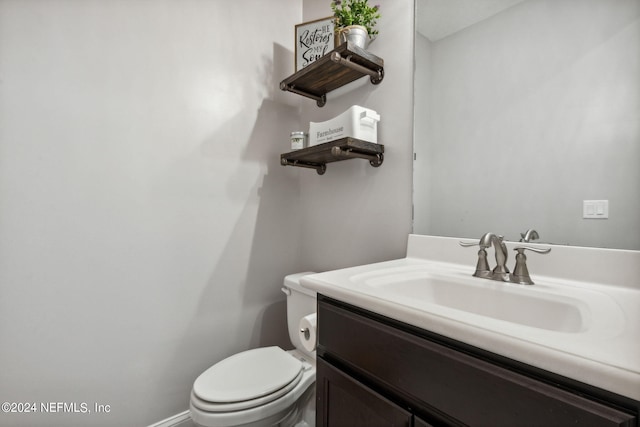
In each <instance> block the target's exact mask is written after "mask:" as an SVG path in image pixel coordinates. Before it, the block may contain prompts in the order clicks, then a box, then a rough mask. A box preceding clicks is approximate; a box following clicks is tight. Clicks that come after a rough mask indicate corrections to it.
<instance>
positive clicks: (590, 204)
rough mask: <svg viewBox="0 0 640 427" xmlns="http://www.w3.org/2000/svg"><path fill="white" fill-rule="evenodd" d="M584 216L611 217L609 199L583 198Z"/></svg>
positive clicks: (589, 217) (594, 217)
mask: <svg viewBox="0 0 640 427" xmlns="http://www.w3.org/2000/svg"><path fill="white" fill-rule="evenodd" d="M582 218H588V219H607V218H609V201H608V200H583V201H582Z"/></svg>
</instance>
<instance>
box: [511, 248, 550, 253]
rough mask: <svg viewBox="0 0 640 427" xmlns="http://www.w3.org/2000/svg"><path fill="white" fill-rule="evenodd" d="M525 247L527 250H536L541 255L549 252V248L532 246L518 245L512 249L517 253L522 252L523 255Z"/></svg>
mask: <svg viewBox="0 0 640 427" xmlns="http://www.w3.org/2000/svg"><path fill="white" fill-rule="evenodd" d="M525 249H526V250H528V251H531V252H536V253H539V254H543V255H544V254H548V253H549V252H551V248H534V247H533V246H518V247H516V248H513V250H514V251H517V252H518V253H519V254H523V255H524V251H525Z"/></svg>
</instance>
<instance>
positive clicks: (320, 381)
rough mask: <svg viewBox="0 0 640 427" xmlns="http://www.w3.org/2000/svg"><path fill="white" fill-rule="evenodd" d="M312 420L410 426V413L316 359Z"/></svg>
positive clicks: (345, 425) (339, 426) (330, 424)
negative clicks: (313, 418)
mask: <svg viewBox="0 0 640 427" xmlns="http://www.w3.org/2000/svg"><path fill="white" fill-rule="evenodd" d="M316 387H317V388H316V399H317V405H316V408H317V409H316V424H317V425H318V426H319V427H320V426H323V427H395V426H397V427H400V426H403V427H411V418H412V415H411V413H410V412H408V411H406V410H404V409H402V408H401V407H399V406H397V405H396V404H394V403H393V402H391V401H389V400H387V399H385V398H384V397H383V396H381V395H379V394H378V393H376V392H374V391H373V390H371V389H369V388H367V387H366V386H364V385H363V384H361V383H359V382H358V381H356V380H354V379H353V378H351V377H349V376H348V375H346V374H345V373H343V372H342V371H340V370H338V369H337V368H335V367H334V366H332V365H330V364H329V363H327V362H326V361H324V360H323V359H321V358H318V359H317V370H316Z"/></svg>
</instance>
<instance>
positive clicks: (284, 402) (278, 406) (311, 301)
mask: <svg viewBox="0 0 640 427" xmlns="http://www.w3.org/2000/svg"><path fill="white" fill-rule="evenodd" d="M306 274H311V273H298V274H292V275H289V276H287V277H286V278H285V281H284V287H283V288H282V290H283V292H284V293H285V294H287V323H288V325H289V337H290V338H291V342H292V343H293V345H294V346H295V347H296V348H295V349H294V350H289V351H285V350H283V349H281V348H280V347H275V346H274V347H261V348H256V349H251V350H247V351H243V352H241V353H237V354H234V355H232V356H229V357H227V358H226V359H224V360H222V361H220V362H218V363H216V364H215V365H213V366H212V367H210V368H209V369H207V370H206V371H205V372H203V373H202V374H201V375H200V376H199V377H198V378H197V379H196V380H195V382H194V384H193V389H192V391H191V399H190V404H189V410H190V413H191V419H192V420H193V422H194V423H195V424H196V425H198V426H203V427H240V426H242V427H253V426H256V427H257V426H261V427H265V426H283V427H290V426H291V427H293V426H296V427H312V426H314V425H315V379H316V368H315V350H310V348H311V347H310V346H309V345H307V346H306V348H305V346H304V345H303V340H304V339H305V338H304V335H301V332H300V328H299V327H298V324H299V322H300V319H302V318H303V317H304V316H307V315H310V314H313V313H315V311H316V295H315V292H313V291H310V290H307V289H305V288H303V287H302V286H300V280H299V279H300V277H302V276H304V275H306Z"/></svg>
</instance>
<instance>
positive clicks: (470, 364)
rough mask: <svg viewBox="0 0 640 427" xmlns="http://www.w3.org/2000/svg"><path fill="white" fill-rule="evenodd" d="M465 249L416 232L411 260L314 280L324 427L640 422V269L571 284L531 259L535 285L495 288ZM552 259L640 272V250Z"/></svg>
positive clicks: (309, 283) (553, 269) (319, 397)
mask: <svg viewBox="0 0 640 427" xmlns="http://www.w3.org/2000/svg"><path fill="white" fill-rule="evenodd" d="M434 239H435V240H434ZM456 244H457V241H455V240H454V239H447V238H429V237H425V236H411V237H410V240H409V247H408V256H407V258H405V259H402V260H394V261H388V262H384V263H377V264H372V265H369V266H359V267H353V268H348V269H342V270H336V271H332V272H326V273H321V274H317V275H311V276H307V278H305V280H303V281H302V284H303V285H304V286H306V287H309V288H311V289H314V290H316V291H317V292H318V293H319V295H318V312H317V313H318V347H317V354H318V360H317V377H316V387H317V388H316V392H317V425H318V426H350V427H357V426H368V427H371V426H450V425H453V426H462V425H470V426H492V427H494V426H553V425H556V426H566V425H582V426H639V425H640V422H639V419H640V418H639V413H640V398H639V396H640V345H639V344H638V343H637V341H638V336H639V335H638V332H639V331H640V325H639V319H640V317H639V314H638V313H637V312H638V302H639V301H640V299H638V296H639V295H640V291H639V290H638V289H636V288H634V287H633V286H627V285H628V283H627V282H625V280H624V277H636V278H637V277H640V276H637V275H635V276H633V274H635V273H637V271H625V274H621V275H620V276H619V277H614V278H612V279H611V278H601V277H600V276H598V273H596V272H595V271H593V272H592V271H587V272H584V271H583V273H582V274H587V275H589V277H591V278H592V279H595V280H596V281H597V282H596V283H591V282H583V281H580V280H581V279H583V278H582V277H577V279H580V280H578V281H571V280H567V279H566V278H561V277H557V276H558V275H561V273H558V272H557V271H560V270H561V269H560V268H559V264H558V263H557V262H558V260H556V261H550V262H549V265H547V267H543V264H541V263H538V264H536V263H532V264H533V265H532V266H530V269H531V272H532V276H533V277H534V280H536V283H537V284H536V285H533V286H526V285H513V284H501V283H492V282H491V281H483V279H478V278H469V277H470V275H471V273H472V272H473V265H472V264H473V262H474V260H473V257H469V253H468V252H467V253H466V255H463V257H462V258H457V256H458V252H457V251H461V253H462V254H465V252H464V249H461V248H459V247H456ZM510 249H512V248H510ZM577 250H578V252H580V251H581V249H577ZM553 251H557V252H559V254H558V257H559V258H560V260H559V261H561V262H562V263H564V262H567V261H569V258H571V257H574V256H577V255H579V256H580V257H586V258H585V259H581V264H582V262H587V261H589V262H587V263H586V264H584V265H589V263H591V264H593V263H594V261H593V260H589V257H592V256H594V259H602V260H603V262H607V263H609V261H611V260H607V258H608V257H609V256H615V257H622V259H619V260H618V261H612V262H613V264H612V265H615V263H616V262H619V265H618V266H619V267H620V268H623V269H624V268H626V266H629V268H631V269H633V268H636V269H637V268H640V267H638V265H640V264H635V263H636V262H637V261H638V258H637V257H638V256H639V255H640V254H638V253H636V252H633V251H625V252H615V253H609V254H607V253H604V254H603V253H600V252H598V253H596V254H595V255H597V256H595V255H594V253H591V252H589V251H588V252H589V253H578V254H577V255H576V253H575V251H574V250H573V249H568V251H565V250H564V249H563V248H557V247H554V248H553ZM553 251H552V252H551V254H550V255H549V256H552V255H553ZM596 251H600V250H596ZM603 251H606V250H603ZM602 256H604V258H602ZM439 257H440V259H437V258H439ZM442 257H445V258H447V259H446V260H443V259H442ZM465 257H466V258H465ZM463 259H468V260H469V262H468V263H469V264H470V265H469V266H467V267H465V266H463V265H460V264H458V263H459V262H461V261H462V260H463ZM548 259H549V258H546V259H545V261H546V260H548ZM554 264H555V265H554ZM556 269H558V270H556ZM585 269H586V270H590V268H589V267H585V268H583V270H585ZM467 270H468V271H467ZM536 271H538V272H541V273H545V274H553V273H556V274H555V277H552V276H545V275H544V274H539V275H536ZM628 273H632V275H629V274H628ZM574 277H575V276H574ZM607 280H613V281H617V282H619V285H618V286H614V285H611V284H610V283H609V284H607V283H605V284H603V283H602V282H606V281H607ZM620 285H622V286H620ZM536 286H538V288H536ZM556 286H557V287H556ZM603 286H604V287H603ZM607 286H609V287H607ZM485 294H486V295H487V297H486V298H485V297H483V295H485ZM465 295H466V296H467V297H468V298H470V299H471V300H472V301H467V302H465V301H464V300H465V298H467V297H465ZM572 295H573V296H572ZM483 298H484V299H483ZM590 298H591V299H590ZM494 300H495V302H496V303H495V304H494V305H492V304H491V301H494ZM504 306H516V307H515V309H514V310H506V311H505V310H504V309H501V307H504Z"/></svg>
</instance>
